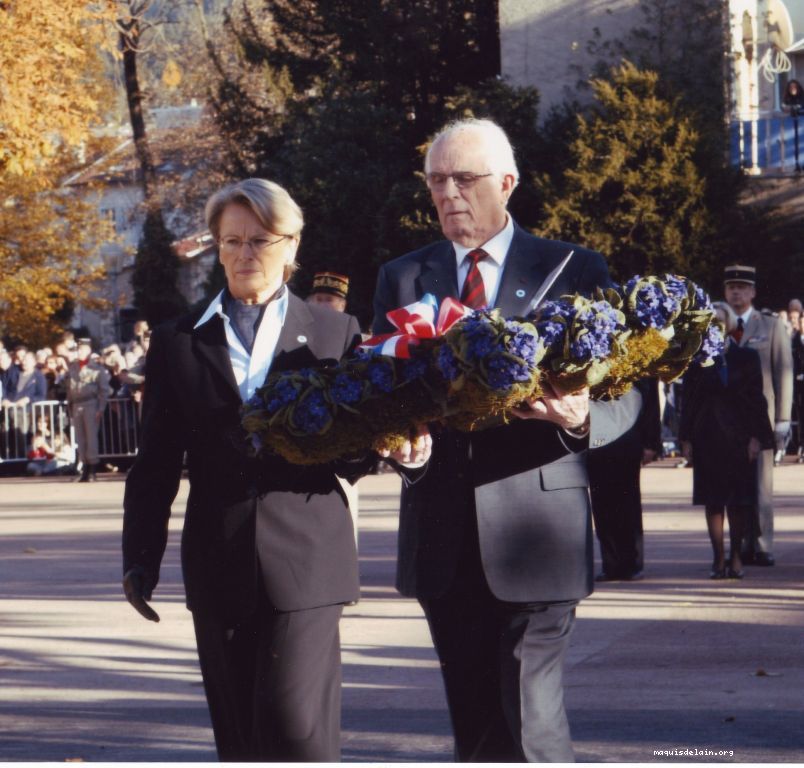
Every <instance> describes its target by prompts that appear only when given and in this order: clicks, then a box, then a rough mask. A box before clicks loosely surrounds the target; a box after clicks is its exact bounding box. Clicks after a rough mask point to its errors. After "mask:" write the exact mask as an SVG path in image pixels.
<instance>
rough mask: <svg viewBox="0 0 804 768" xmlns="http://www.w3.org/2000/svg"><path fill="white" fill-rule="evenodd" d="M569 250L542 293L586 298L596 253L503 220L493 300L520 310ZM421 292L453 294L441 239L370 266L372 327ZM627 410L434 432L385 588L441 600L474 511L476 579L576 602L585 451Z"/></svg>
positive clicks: (610, 434) (584, 548)
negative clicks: (506, 225)
mask: <svg viewBox="0 0 804 768" xmlns="http://www.w3.org/2000/svg"><path fill="white" fill-rule="evenodd" d="M572 249H574V250H575V254H574V255H573V257H572V259H571V260H570V261H569V263H568V265H567V267H566V268H565V270H564V271H563V273H562V274H561V276H560V277H559V278H558V279H557V280H556V282H555V284H554V285H553V287H552V288H551V290H550V291H549V293H548V294H547V298H548V299H555V298H558V297H560V296H562V295H564V294H571V293H576V292H579V293H583V294H587V295H588V294H591V293H592V292H593V291H594V289H595V288H596V287H597V286H608V285H610V282H611V281H610V277H609V273H608V269H607V267H606V264H605V261H604V260H603V258H602V256H601V255H600V254H598V253H595V252H593V251H590V250H587V249H585V248H581V247H579V246H574V245H570V244H567V243H562V242H557V241H550V240H544V239H540V238H536V237H533V236H531V235H529V234H527V233H526V232H525V231H524V230H522V229H521V228H519V227H517V226H515V232H514V237H513V240H512V243H511V246H510V248H509V251H508V254H507V255H506V260H505V264H504V268H503V273H502V275H501V278H500V287H499V291H498V297H497V301H496V306H497V307H499V308H500V310H501V312H502V314H503V315H505V316H506V317H510V316H525V315H527V314H528V312H529V311H530V310H531V309H532V302H533V298H534V296H535V294H536V293H537V292H538V290H539V288H540V286H541V285H542V283H543V281H544V279H545V278H546V277H547V276H548V275H549V274H550V272H551V271H552V270H553V269H554V268H555V267H556V266H557V265H558V264H559V263H560V262H561V260H562V259H564V257H565V256H566V255H567V253H568V252H569V251H570V250H572ZM425 293H432V294H434V295H435V296H436V297H437V298H438V299H439V300H443V299H444V298H446V297H448V296H452V297H457V296H458V295H459V289H458V284H457V266H456V260H455V254H454V249H453V247H452V244H451V243H449V242H447V241H441V242H438V243H434V244H431V245H428V246H426V247H424V248H422V249H420V250H418V251H414V252H412V253H409V254H406V255H404V256H401V257H400V258H398V259H395V260H393V261H391V262H389V263H387V264H385V265H384V266H383V267H382V268H381V270H380V274H379V277H378V282H377V291H376V294H375V305H374V310H375V325H374V332H375V333H383V332H387V331H389V330H392V328H391V326H390V324H389V323H388V321H387V320H386V317H385V316H386V313H387V312H388V311H390V310H393V309H396V308H398V307H401V306H405V305H407V304H410V303H412V302H414V301H416V300H418V299H420V298H421V297H422V296H423V295H424V294H425ZM638 411H639V393H638V392H635V391H634V392H633V394H631V393H629V395H628V396H626V397H624V398H622V399H621V400H620V401H615V402H611V403H599V404H598V403H593V404H592V417H591V432H590V435H589V438H588V441H587V440H574V439H573V438H571V437H570V436H569V435H568V434H567V433H565V432H564V431H563V430H561V429H559V428H558V427H556V426H554V425H552V424H549V423H546V422H543V421H536V420H516V419H515V420H514V421H513V422H512V423H510V424H508V425H504V426H500V427H496V428H492V429H487V430H484V431H480V432H475V433H472V434H466V433H461V432H457V431H453V430H449V429H446V430H441V431H436V432H435V433H434V437H433V455H432V458H431V459H430V462H429V464H428V465H427V468H426V470H425V471H424V472H423V474H422V475H421V476H420V477H419V478H418V479H417V480H416V481H415V482H406V483H405V485H404V487H403V491H402V500H401V508H400V526H399V557H398V567H397V588H398V589H399V590H400V592H402V594H404V595H407V596H416V597H419V598H433V597H439V596H441V595H443V594H444V593H445V592H446V590H447V589H448V588H449V587H450V585H451V584H452V580H453V577H454V574H455V572H456V567H457V561H458V557H459V553H460V551H461V547H462V542H463V537H464V536H467V535H471V530H470V527H469V526H470V525H471V522H472V521H471V517H470V515H472V514H476V518H477V529H478V535H479V542H480V555H481V560H482V565H483V570H484V573H485V577H486V580H487V581H488V584H489V586H490V588H491V590H492V592H493V593H494V595H495V596H496V597H498V598H499V599H501V600H506V601H511V602H560V601H565V600H578V599H581V598H583V597H585V596H586V595H588V594H589V593H590V592H591V591H592V585H593V578H592V565H593V561H592V522H591V513H590V506H589V492H588V478H587V471H586V456H585V452H586V448H587V446H588V447H591V448H597V447H602V446H603V445H608V444H609V443H610V442H612V441H613V440H614V439H616V437H618V436H619V435H621V434H623V433H624V432H625V431H627V429H628V428H630V426H631V425H632V424H633V423H634V421H635V419H636V416H637V414H638Z"/></svg>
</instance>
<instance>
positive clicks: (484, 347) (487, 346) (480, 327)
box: [463, 316, 497, 360]
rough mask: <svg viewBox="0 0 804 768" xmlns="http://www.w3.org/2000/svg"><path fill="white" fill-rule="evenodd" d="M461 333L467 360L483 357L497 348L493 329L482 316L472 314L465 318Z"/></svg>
mask: <svg viewBox="0 0 804 768" xmlns="http://www.w3.org/2000/svg"><path fill="white" fill-rule="evenodd" d="M463 335H464V337H465V338H466V358H467V360H473V359H474V360H478V359H483V358H485V357H488V356H489V355H490V354H491V353H492V352H494V351H495V349H496V348H497V345H496V344H495V341H494V331H493V329H492V328H491V326H490V325H489V324H488V321H487V320H486V319H485V318H484V317H483V316H477V317H476V316H472V317H470V318H469V319H468V320H466V321H465V322H464V324H463Z"/></svg>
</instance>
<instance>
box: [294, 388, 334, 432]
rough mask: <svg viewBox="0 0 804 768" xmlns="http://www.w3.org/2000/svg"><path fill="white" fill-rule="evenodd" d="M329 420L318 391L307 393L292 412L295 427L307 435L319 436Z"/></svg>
mask: <svg viewBox="0 0 804 768" xmlns="http://www.w3.org/2000/svg"><path fill="white" fill-rule="evenodd" d="M329 419H330V414H329V409H328V408H327V403H326V401H325V400H324V393H323V392H322V391H321V390H320V389H314V390H312V391H311V392H309V393H308V394H307V395H306V396H305V397H304V398H302V399H301V400H300V401H299V403H298V404H297V405H296V408H295V409H294V411H293V421H294V422H295V424H296V426H297V427H298V428H299V429H301V430H302V431H303V432H305V433H306V434H308V435H316V434H319V433H320V432H321V430H322V429H323V428H324V427H325V426H326V424H327V422H328V421H329Z"/></svg>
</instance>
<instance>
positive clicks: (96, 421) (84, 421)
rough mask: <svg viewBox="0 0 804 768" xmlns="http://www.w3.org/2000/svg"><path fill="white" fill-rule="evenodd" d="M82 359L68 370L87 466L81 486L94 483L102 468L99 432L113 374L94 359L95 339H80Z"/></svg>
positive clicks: (82, 457)
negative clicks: (98, 470)
mask: <svg viewBox="0 0 804 768" xmlns="http://www.w3.org/2000/svg"><path fill="white" fill-rule="evenodd" d="M77 353H78V357H77V358H76V359H75V360H73V361H72V362H71V363H70V365H69V367H68V370H67V403H68V405H69V407H70V419H71V420H72V423H73V428H74V429H75V439H76V442H77V443H78V458H79V459H80V460H81V462H82V464H83V468H82V470H81V477H80V478H79V480H78V482H79V483H87V482H94V481H95V480H97V477H96V476H95V472H96V468H97V465H98V429H99V428H100V424H101V420H102V419H103V412H104V411H105V410H106V399H107V398H108V396H109V372H108V371H107V370H106V367H105V366H103V365H101V364H100V363H95V362H93V361H91V360H90V355H91V354H92V341H91V339H78V349H77Z"/></svg>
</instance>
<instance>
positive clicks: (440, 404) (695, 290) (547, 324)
mask: <svg viewBox="0 0 804 768" xmlns="http://www.w3.org/2000/svg"><path fill="white" fill-rule="evenodd" d="M388 317H389V320H391V322H392V323H393V324H394V326H395V327H396V328H397V329H398V330H397V331H396V332H395V333H392V334H387V335H385V336H380V337H375V338H373V339H369V340H368V341H367V342H366V343H365V344H364V345H363V347H362V348H361V349H360V350H358V352H357V353H356V354H355V355H353V356H351V357H348V358H346V359H344V360H342V361H341V362H340V363H339V364H338V365H336V366H332V367H320V368H306V369H303V370H299V371H289V372H281V373H276V374H271V375H270V376H269V377H268V379H267V380H266V383H265V385H264V386H263V387H261V388H260V389H258V390H257V392H256V394H255V395H254V397H252V398H251V399H250V400H249V401H248V402H247V403H246V404H245V405H244V406H243V426H244V428H245V429H246V431H247V432H248V434H249V437H250V439H251V442H252V446H253V448H254V449H255V451H256V452H257V453H260V452H269V453H278V454H280V455H281V456H283V457H284V458H286V459H287V460H288V461H290V462H292V463H294V464H317V463H322V462H326V461H331V460H332V459H335V458H339V457H343V456H349V455H350V454H356V453H359V452H362V451H365V450H366V449H367V448H375V449H380V448H391V449H393V448H394V447H396V446H398V445H400V444H401V443H402V442H403V441H404V440H405V439H407V437H408V436H409V435H410V433H411V430H412V429H413V428H414V427H415V426H416V425H418V424H421V423H424V422H428V421H436V420H441V421H445V422H446V423H447V424H449V425H450V426H451V427H453V428H455V429H461V430H476V429H484V428H486V427H487V426H490V425H493V424H499V423H500V422H501V421H503V420H505V419H506V418H507V416H508V412H509V411H510V410H511V409H512V408H513V407H515V406H516V405H517V404H518V403H521V402H522V401H523V400H524V399H525V398H529V397H538V396H540V395H541V394H542V393H543V392H544V390H545V388H546V387H547V386H551V387H552V386H555V387H556V388H557V389H559V390H561V391H565V392H573V391H578V390H580V389H582V388H584V387H589V389H590V393H591V397H592V398H594V399H601V398H609V397H618V396H620V395H622V394H624V393H625V392H627V391H628V390H629V389H630V388H631V386H632V384H633V382H634V381H636V380H637V379H640V378H642V377H645V376H656V377H658V378H660V379H662V380H663V381H672V380H673V379H675V378H678V377H679V376H680V375H681V374H682V373H683V372H684V371H685V370H686V368H687V366H688V365H689V364H690V362H691V361H693V360H696V361H697V362H700V363H701V364H703V365H708V364H711V361H712V358H714V357H715V356H716V355H717V354H719V353H720V351H721V350H722V347H723V333H722V329H721V326H720V325H719V324H718V323H716V322H713V320H714V312H713V310H712V304H711V302H710V300H709V297H708V296H707V295H706V293H704V291H702V290H701V288H699V287H698V286H697V285H695V283H693V282H692V281H690V280H687V279H686V278H684V277H678V276H675V275H665V277H664V278H658V277H639V276H637V277H634V278H632V279H631V280H629V281H628V282H627V283H626V284H625V285H623V286H616V287H614V288H609V289H606V290H600V289H599V290H598V291H597V292H596V295H595V296H593V297H591V298H586V297H583V296H565V297H563V298H561V299H560V300H558V301H550V302H546V303H545V304H543V305H542V306H540V307H539V308H538V309H536V310H535V311H534V312H533V313H532V314H531V315H530V316H529V317H527V318H504V317H501V316H500V314H499V312H498V310H476V311H472V310H469V309H468V308H467V307H464V306H462V305H461V304H459V303H458V302H457V301H455V300H454V299H447V300H445V301H444V302H442V304H441V306H438V304H437V302H436V300H435V298H434V297H433V296H431V295H429V294H428V295H427V296H425V297H424V298H423V299H422V300H421V301H419V302H416V303H415V304H413V305H410V306H408V307H404V308H401V309H398V310H395V311H394V312H391V313H389V315H388Z"/></svg>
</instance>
